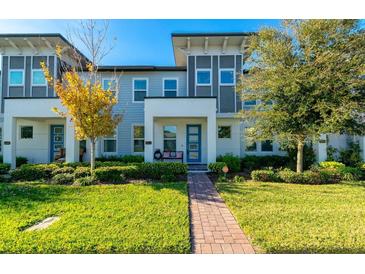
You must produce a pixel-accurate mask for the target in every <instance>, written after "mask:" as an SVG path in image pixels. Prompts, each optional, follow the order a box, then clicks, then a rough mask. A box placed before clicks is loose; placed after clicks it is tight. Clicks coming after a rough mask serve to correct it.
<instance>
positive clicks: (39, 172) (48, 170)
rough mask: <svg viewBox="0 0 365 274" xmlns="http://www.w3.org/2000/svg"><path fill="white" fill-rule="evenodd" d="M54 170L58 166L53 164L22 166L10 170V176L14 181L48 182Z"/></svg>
mask: <svg viewBox="0 0 365 274" xmlns="http://www.w3.org/2000/svg"><path fill="white" fill-rule="evenodd" d="M56 169H58V166H57V165H55V164H24V165H22V166H20V167H19V168H17V169H14V170H11V171H10V175H11V178H12V180H14V181H35V180H48V179H50V178H51V177H52V172H53V171H54V170H56Z"/></svg>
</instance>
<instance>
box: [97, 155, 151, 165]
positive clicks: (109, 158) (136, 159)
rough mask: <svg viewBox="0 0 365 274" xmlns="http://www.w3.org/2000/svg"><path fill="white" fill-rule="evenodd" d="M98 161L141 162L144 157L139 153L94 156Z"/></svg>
mask: <svg viewBox="0 0 365 274" xmlns="http://www.w3.org/2000/svg"><path fill="white" fill-rule="evenodd" d="M96 161H98V162H123V163H126V164H128V163H143V161H144V157H143V156H141V155H124V156H107V157H98V158H96Z"/></svg>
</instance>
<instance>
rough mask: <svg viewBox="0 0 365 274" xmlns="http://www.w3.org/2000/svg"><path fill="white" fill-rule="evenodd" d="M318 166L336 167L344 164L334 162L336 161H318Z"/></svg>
mask: <svg viewBox="0 0 365 274" xmlns="http://www.w3.org/2000/svg"><path fill="white" fill-rule="evenodd" d="M319 166H320V167H322V168H331V169H337V168H341V167H345V165H344V164H343V163H340V162H336V161H325V162H320V163H319Z"/></svg>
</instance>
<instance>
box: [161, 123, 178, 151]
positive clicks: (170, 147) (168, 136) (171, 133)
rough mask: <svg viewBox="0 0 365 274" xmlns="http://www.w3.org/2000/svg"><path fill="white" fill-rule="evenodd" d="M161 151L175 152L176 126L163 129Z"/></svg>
mask: <svg viewBox="0 0 365 274" xmlns="http://www.w3.org/2000/svg"><path fill="white" fill-rule="evenodd" d="M163 150H164V151H176V126H164V127H163Z"/></svg>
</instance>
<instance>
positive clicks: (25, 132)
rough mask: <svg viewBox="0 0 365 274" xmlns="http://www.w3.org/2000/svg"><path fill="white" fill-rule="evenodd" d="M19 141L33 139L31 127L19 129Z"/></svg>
mask: <svg viewBox="0 0 365 274" xmlns="http://www.w3.org/2000/svg"><path fill="white" fill-rule="evenodd" d="M20 139H33V127H32V126H22V127H20Z"/></svg>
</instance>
